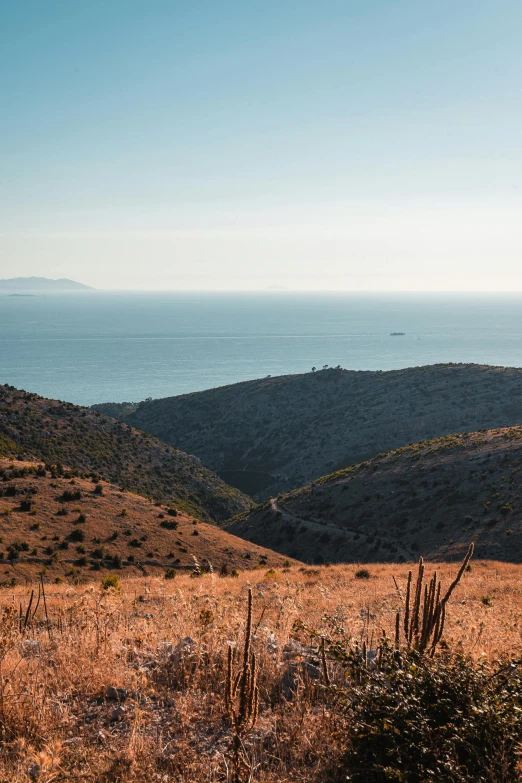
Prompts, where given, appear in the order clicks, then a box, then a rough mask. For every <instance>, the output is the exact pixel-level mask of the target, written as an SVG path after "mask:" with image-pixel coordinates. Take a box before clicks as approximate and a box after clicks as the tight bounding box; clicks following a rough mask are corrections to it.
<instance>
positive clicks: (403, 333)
mask: <svg viewBox="0 0 522 783" xmlns="http://www.w3.org/2000/svg"><path fill="white" fill-rule="evenodd" d="M405 334H406V332H390V337H404V335H405Z"/></svg>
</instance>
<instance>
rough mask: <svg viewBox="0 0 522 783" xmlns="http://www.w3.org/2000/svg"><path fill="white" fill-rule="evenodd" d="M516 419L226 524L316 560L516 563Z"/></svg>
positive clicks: (519, 549)
mask: <svg viewBox="0 0 522 783" xmlns="http://www.w3.org/2000/svg"><path fill="white" fill-rule="evenodd" d="M521 466H522V427H510V428H506V429H499V430H491V431H483V432H476V433H473V434H460V435H448V436H446V437H444V438H437V439H435V440H431V441H423V442H422V443H418V444H414V445H410V446H406V447H403V448H401V449H397V450H395V451H392V452H389V453H387V454H380V455H378V456H376V457H374V458H373V459H371V460H369V461H367V462H363V463H361V464H359V465H356V466H353V467H351V468H348V469H345V470H342V471H339V472H337V473H334V474H332V475H328V476H325V477H323V478H321V479H319V480H318V481H315V482H313V483H311V484H308V485H307V486H305V487H303V488H301V489H298V490H295V491H292V492H290V493H287V494H283V495H281V496H279V497H278V498H277V499H272V500H271V501H270V502H268V503H265V504H264V505H263V506H262V507H258V508H257V509H254V510H253V511H251V512H250V513H249V514H248V513H247V514H244V515H241V517H240V518H238V519H235V520H232V522H231V523H230V524H229V525H228V526H227V529H228V530H229V531H230V532H233V533H235V534H236V535H238V536H241V537H242V538H247V539H248V540H250V541H253V542H255V543H258V544H262V545H263V546H267V547H270V548H273V549H276V550H277V551H279V552H282V553H284V554H287V555H289V556H291V557H296V558H298V559H300V560H305V561H314V562H318V563H321V562H325V561H332V562H343V561H344V562H358V561H360V562H371V561H383V562H384V561H388V562H389V561H393V560H410V559H414V558H416V557H417V556H418V554H419V552H422V553H423V554H425V555H426V556H427V557H429V558H431V559H435V560H454V559H455V558H459V557H461V556H462V554H463V552H465V550H466V548H467V546H468V543H469V542H470V541H473V542H474V543H475V553H476V557H478V558H484V559H486V558H487V559H493V560H503V561H509V562H512V563H520V562H522V500H521V495H522V473H521Z"/></svg>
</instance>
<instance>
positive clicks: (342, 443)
mask: <svg viewBox="0 0 522 783" xmlns="http://www.w3.org/2000/svg"><path fill="white" fill-rule="evenodd" d="M96 407H97V408H98V409H101V410H104V411H105V412H107V413H108V414H109V415H119V416H123V417H124V418H125V420H126V421H128V422H129V423H131V424H133V425H134V426H136V427H139V428H140V429H143V430H145V431H146V432H150V433H151V434H152V435H155V436H156V437H158V438H161V439H162V440H165V441H166V442H168V443H171V444H173V445H174V446H177V447H178V448H181V449H184V450H185V451H188V452H190V453H191V454H196V455H197V456H198V457H200V458H201V460H202V461H203V463H204V464H205V465H207V466H208V467H209V468H210V469H211V470H215V471H216V472H217V473H218V474H219V475H220V476H221V477H222V478H223V479H224V480H225V481H227V482H228V483H230V484H233V485H234V486H237V487H240V488H241V489H242V490H243V491H245V492H247V493H248V494H251V495H258V496H259V497H262V498H263V497H264V498H266V497H268V496H269V495H270V494H273V493H275V492H279V491H284V490H285V491H286V490H290V489H294V488H295V487H298V486H302V485H303V484H305V483H307V482H309V481H311V480H313V479H315V478H318V477H319V476H322V475H325V474H326V473H331V472H332V471H335V470H338V469H340V468H343V467H347V466H348V465H353V464H356V463H358V462H361V461H362V460H365V459H368V458H369V457H373V456H374V455H375V454H377V453H379V452H382V451H388V450H390V449H395V448H398V447H400V446H404V445H406V444H408V443H412V442H416V441H419V440H422V439H424V438H433V437H440V436H442V435H446V434H448V433H450V432H465V431H468V432H475V431H476V430H479V429H483V428H488V429H491V428H494V427H504V426H510V425H514V424H519V423H522V370H521V369H515V368H510V367H488V366H480V365H471V364H468V365H464V364H459V365H455V364H448V365H434V366H428V367H412V368H409V369H405V370H393V371H390V372H353V371H348V370H341V369H328V370H323V371H320V372H315V373H312V372H310V373H306V374H304V375H287V376H281V377H276V378H263V379H261V380H256V381H248V382H245V383H237V384H234V385H233V386H224V387H222V388H219V389H210V390H209V391H204V392H197V393H194V394H185V395H182V396H179V397H169V398H166V399H163V400H152V401H150V402H144V403H141V404H140V405H139V406H137V407H136V406H132V405H129V404H128V403H127V404H125V403H123V404H122V405H121V406H118V405H114V404H112V405H108V406H96ZM129 411H130V412H129Z"/></svg>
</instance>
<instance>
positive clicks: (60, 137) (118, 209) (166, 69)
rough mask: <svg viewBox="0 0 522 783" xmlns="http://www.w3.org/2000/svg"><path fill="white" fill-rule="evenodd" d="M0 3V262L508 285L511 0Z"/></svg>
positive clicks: (517, 155)
mask: <svg viewBox="0 0 522 783" xmlns="http://www.w3.org/2000/svg"><path fill="white" fill-rule="evenodd" d="M0 14H1V16H0V67H1V74H2V82H1V85H2V86H1V95H0V98H1V105H2V122H1V126H0V127H1V141H2V143H1V145H0V254H1V255H0V276H2V277H10V276H15V275H19V274H24V275H25V274H37V275H45V276H49V277H58V276H63V275H65V276H68V277H73V278H77V279H80V280H82V281H84V282H86V283H90V284H92V285H95V286H97V287H100V288H148V289H156V288H158V289H165V288H167V289H170V288H218V289H220V288H232V289H252V288H253V289H259V288H264V287H265V286H267V285H270V284H280V285H284V286H287V287H290V288H298V289H316V288H318V289H330V288H342V289H363V290H365V289H374V290H375V289H376V290H388V289H399V290H402V289H408V290H410V289H413V290H415V289H436V290H439V289H481V290H482V289H486V290H488V289H490V288H493V289H497V290H498V289H500V290H503V289H510V290H511V289H513V288H517V289H522V264H521V263H520V262H521V260H522V252H521V251H522V229H521V228H520V226H519V223H520V222H521V221H520V220H519V215H520V206H521V191H520V188H521V174H522V165H521V156H522V147H521V144H520V129H521V127H522V122H521V121H522V101H521V90H522V87H521V75H522V68H521V64H522V56H521V53H520V40H521V33H522V5H521V4H520V3H519V2H514V0H509V1H508V2H506V0H499V1H498V2H495V3H494V2H486V1H485V0H475V2H470V1H469V0H458V1H457V2H455V1H454V0H453V2H447V0H440V1H439V2H438V3H424V2H419V1H418V0H416V2H410V1H409V0H408V1H406V0H395V2H391V0H387V1H386V2H384V1H383V0H381V1H375V2H372V1H371V0H364V1H363V0H361V1H360V2H352V1H350V0H345V1H344V2H337V0H325V1H324V2H309V0H300V2H285V1H284V0H282V2H272V1H271V0H267V1H266V2H257V0H254V1H253V2H249V3H245V2H241V3H239V2H235V0H233V1H228V2H223V3H216V2H207V1H206V0H202V1H200V2H197V3H188V2H186V3H180V2H176V1H175V0H171V1H170V2H160V1H159V0H149V2H143V0H141V1H140V2H137V1H135V0H105V2H98V1H97V0H89V2H85V3H82V2H73V1H72V0H69V1H68V2H54V1H53V0H45V2H41V0H40V1H39V2H35V1H34V0H30V1H27V2H26V1H24V0H20V2H18V3H8V2H6V1H5V0H4V3H1V2H0Z"/></svg>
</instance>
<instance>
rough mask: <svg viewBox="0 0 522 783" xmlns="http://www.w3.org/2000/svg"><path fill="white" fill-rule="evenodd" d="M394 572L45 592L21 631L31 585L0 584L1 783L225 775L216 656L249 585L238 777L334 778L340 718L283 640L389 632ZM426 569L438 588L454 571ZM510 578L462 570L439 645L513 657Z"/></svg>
mask: <svg viewBox="0 0 522 783" xmlns="http://www.w3.org/2000/svg"><path fill="white" fill-rule="evenodd" d="M433 568H434V567H431V566H429V567H428V568H427V573H428V575H429V574H430V573H431V572H432V571H433ZM407 569H408V567H407V566H390V565H375V566H371V567H370V568H369V570H370V578H369V579H360V578H356V576H355V573H356V571H357V567H356V566H332V567H329V568H328V567H323V568H313V569H310V568H305V569H299V568H298V567H292V568H291V569H285V570H278V571H275V572H273V571H270V570H269V571H268V572H267V571H266V570H262V571H261V570H257V571H250V572H243V573H241V574H240V576H239V577H238V578H231V577H225V578H220V577H218V576H217V575H216V574H205V575H204V576H202V577H200V578H191V577H190V576H188V575H187V574H181V575H180V574H178V576H177V577H176V578H175V579H173V580H164V579H160V578H158V577H151V578H148V579H145V578H140V579H128V580H125V581H124V582H123V583H122V588H121V589H120V590H112V589H111V590H106V591H104V590H103V589H102V588H101V584H100V582H97V583H92V584H91V585H88V586H85V585H76V586H75V585H68V584H63V585H53V584H49V585H46V598H47V609H48V615H49V620H50V624H49V626H48V625H47V621H46V617H45V611H44V606H43V602H42V601H41V602H40V606H39V607H38V611H37V613H36V616H35V618H34V622H33V623H32V624H30V626H29V627H28V628H23V629H22V630H21V631H20V606H21V607H22V615H23V616H24V615H25V611H26V609H27V605H28V598H29V589H28V588H27V587H25V588H22V587H15V588H13V589H4V590H2V591H1V592H0V612H1V617H2V620H1V637H0V638H1V640H2V641H1V649H0V655H1V659H0V664H1V665H0V673H1V681H0V718H1V724H0V729H1V742H2V746H1V753H0V781H2V783H4V782H5V783H7V781H13V782H15V781H16V782H17V781H28V780H30V779H31V777H30V772H29V771H30V770H31V769H32V773H33V775H34V774H36V773H39V777H38V780H40V781H44V783H51V781H61V780H73V781H83V780H85V781H96V782H98V781H99V782H100V783H103V782H106V783H115V782H116V781H131V780H132V781H140V783H141V782H143V783H145V781H147V783H148V781H156V780H158V781H165V782H166V783H169V782H170V781H195V782H196V783H198V782H199V781H201V782H202V781H226V780H230V764H229V760H228V758H229V757H228V754H229V749H230V743H231V730H230V726H229V725H228V723H227V720H226V708H225V703H224V697H225V685H224V680H225V675H226V665H227V662H226V659H227V649H228V646H229V644H230V643H232V644H240V643H241V640H242V633H243V631H244V624H245V608H246V598H247V592H248V588H249V587H251V588H252V590H253V595H254V616H253V627H254V638H253V649H254V651H255V653H256V656H257V660H258V664H259V685H260V711H259V718H258V721H257V724H256V727H255V729H254V731H253V732H252V733H251V734H250V735H249V736H248V737H247V738H246V740H245V749H246V753H247V756H248V758H249V759H250V762H251V767H252V771H251V778H250V779H251V780H252V781H259V782H260V783H262V782H263V783H267V782H268V781H270V783H275V782H276V781H278V783H279V781H281V782H283V781H309V782H310V783H312V781H313V782H314V783H319V782H320V781H321V783H322V782H323V781H325V780H333V779H334V778H333V777H331V776H330V775H331V774H333V773H332V770H333V769H335V766H336V759H337V758H338V755H339V753H340V752H342V732H340V729H341V728H342V719H341V716H340V715H339V714H338V713H337V712H336V710H335V709H333V708H332V707H331V705H328V704H327V703H326V702H325V701H324V700H323V699H322V698H320V687H321V686H320V681H317V680H314V679H312V680H309V679H308V677H307V672H306V670H304V669H299V668H297V669H294V674H291V672H290V669H289V667H290V665H291V664H292V663H293V664H294V665H295V664H298V663H299V654H298V653H296V654H293V655H292V654H290V655H289V653H288V651H287V652H285V651H284V649H285V645H288V643H289V642H291V640H292V639H294V640H296V639H297V640H299V641H300V642H301V643H303V644H304V645H306V644H308V643H309V640H307V639H306V638H304V637H303V635H302V634H301V635H297V634H296V633H295V632H294V631H293V627H294V624H295V623H296V622H298V621H302V622H304V623H306V624H307V625H309V626H312V627H315V628H316V629H318V630H319V631H321V630H324V629H326V628H327V624H328V620H327V617H333V618H335V619H336V621H337V622H339V623H340V624H342V625H343V626H344V628H345V629H347V630H348V631H350V632H351V633H352V634H353V635H354V636H355V637H360V638H363V637H367V638H368V639H369V640H371V639H372V637H373V638H377V636H378V635H379V634H380V633H381V629H383V628H384V629H386V630H387V632H389V633H390V634H392V632H393V625H394V619H395V612H396V611H397V609H398V608H399V607H400V606H401V598H400V596H399V594H398V592H397V589H396V587H395V584H394V581H393V576H395V577H396V578H397V582H398V585H399V589H404V586H405V580H406V575H407ZM437 570H438V572H439V573H440V574H441V576H442V581H443V584H444V585H448V584H449V582H450V581H451V579H452V578H453V577H454V576H455V574H456V571H457V565H455V564H451V565H450V564H442V565H439V566H437ZM521 576H522V567H520V566H513V565H505V564H501V563H494V562H475V563H473V566H472V570H471V572H469V573H466V574H465V576H464V579H463V581H462V583H461V584H460V585H459V587H458V588H457V590H456V591H455V593H454V595H453V597H452V599H451V601H450V606H449V614H448V622H447V630H446V638H447V639H448V640H452V641H453V642H455V643H457V644H458V643H461V644H462V645H463V647H464V649H465V650H466V651H470V652H471V653H472V654H473V655H474V656H476V657H480V656H487V657H489V658H496V657H497V656H500V655H503V654H506V653H511V652H513V651H516V650H519V649H520V644H521V641H522V601H521V590H522V588H521V583H520V578H521ZM33 608H34V603H33ZM21 624H22V625H23V624H24V623H23V621H22V623H21ZM187 637H190V639H191V641H190V642H187V643H186V645H185V649H184V651H183V650H180V648H179V647H178V645H179V642H180V641H181V640H183V639H186V638H187ZM294 653H295V650H294ZM289 678H290V680H291V682H292V685H293V686H294V687H296V688H297V689H298V696H297V697H292V694H291V693H289V692H288V688H287V685H288V681H289ZM292 678H293V679H292ZM109 686H113V687H115V688H122V689H125V690H126V691H127V694H126V697H125V699H124V701H122V702H121V704H120V705H118V702H117V701H114V700H108V699H106V698H105V696H106V693H107V688H108V687H109ZM285 689H286V690H285ZM119 706H121V708H122V709H121V711H120V712H119V714H118V715H116V714H115V710H116V709H118V707H119ZM34 765H37V766H34Z"/></svg>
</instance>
